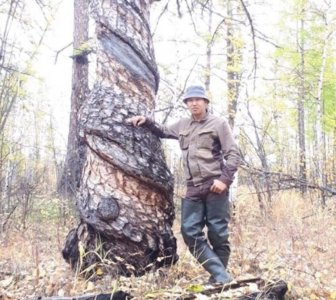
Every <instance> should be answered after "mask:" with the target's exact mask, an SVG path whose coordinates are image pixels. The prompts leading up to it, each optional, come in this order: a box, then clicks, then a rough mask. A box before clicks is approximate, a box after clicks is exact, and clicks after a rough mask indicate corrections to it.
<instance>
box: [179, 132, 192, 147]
mask: <svg viewBox="0 0 336 300" xmlns="http://www.w3.org/2000/svg"><path fill="white" fill-rule="evenodd" d="M189 135H190V132H189V131H181V132H180V133H179V143H180V147H181V149H182V150H187V149H188V148H189V144H190V136H189Z"/></svg>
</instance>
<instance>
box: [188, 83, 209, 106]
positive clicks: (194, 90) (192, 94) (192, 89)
mask: <svg viewBox="0 0 336 300" xmlns="http://www.w3.org/2000/svg"><path fill="white" fill-rule="evenodd" d="M189 98H203V99H205V100H206V101H208V102H210V100H209V98H208V96H207V95H206V93H205V89H204V87H202V86H200V85H191V86H189V87H188V88H187V89H186V91H185V93H184V95H183V97H182V100H183V102H184V103H186V101H187V99H189Z"/></svg>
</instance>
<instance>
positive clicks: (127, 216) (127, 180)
mask: <svg viewBox="0 0 336 300" xmlns="http://www.w3.org/2000/svg"><path fill="white" fill-rule="evenodd" d="M91 5H92V7H91V15H92V17H93V18H94V20H95V23H96V42H97V66H96V82H95V84H94V87H93V90H92V92H91V95H90V97H89V98H88V99H87V101H85V102H84V103H83V106H82V110H81V112H80V122H81V136H82V137H83V140H84V141H85V144H86V146H87V155H86V161H85V165H84V169H83V174H82V178H81V185H80V189H79V193H78V195H77V206H78V210H79V214H80V218H81V224H80V225H79V226H78V228H77V229H74V230H73V231H72V232H70V233H69V235H68V237H67V240H66V246H65V247H64V249H63V256H64V258H65V259H66V260H67V261H68V262H69V263H71V265H72V266H73V267H76V266H79V267H80V268H81V269H82V270H90V272H89V273H92V272H94V269H95V268H92V266H93V267H96V266H98V265H99V266H100V267H103V268H104V270H106V271H109V272H112V273H115V274H120V275H125V276H129V275H132V274H135V275H142V274H144V273H145V272H147V271H149V270H152V269H156V268H158V267H161V266H165V265H171V264H172V263H174V262H176V260H177V255H176V240H175V237H174V235H173V232H172V228H171V227H172V224H173V220H174V207H173V198H172V197H173V180H172V175H171V173H170V171H169V170H168V168H167V166H166V164H165V161H164V155H163V151H162V149H161V143H160V140H159V139H158V138H157V137H155V136H153V135H152V134H151V133H150V132H149V131H148V130H147V129H146V128H139V129H135V128H134V127H133V126H131V125H129V124H128V123H126V122H125V120H126V119H127V118H129V117H131V116H134V115H148V114H150V112H151V111H152V110H153V109H154V97H155V93H156V91H157V89H158V83H159V74H158V71H157V66H156V63H155V58H154V52H153V46H152V40H151V34H150V28H149V24H148V20H149V8H150V1H117V0H112V1H108V2H107V1H99V0H94V1H91ZM76 249H79V250H76ZM83 251H84V254H83ZM90 266H91V268H90Z"/></svg>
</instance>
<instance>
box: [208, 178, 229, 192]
mask: <svg viewBox="0 0 336 300" xmlns="http://www.w3.org/2000/svg"><path fill="white" fill-rule="evenodd" d="M226 189H227V185H226V184H225V183H224V182H222V181H220V180H218V179H215V180H214V182H213V184H212V186H211V188H210V192H213V193H216V194H221V193H223V192H224V191H225V190H226Z"/></svg>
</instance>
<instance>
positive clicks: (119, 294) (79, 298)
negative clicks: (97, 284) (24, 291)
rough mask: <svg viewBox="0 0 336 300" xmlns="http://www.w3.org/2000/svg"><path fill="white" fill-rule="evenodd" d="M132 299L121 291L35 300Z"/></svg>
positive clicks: (38, 298) (38, 299) (37, 299)
mask: <svg viewBox="0 0 336 300" xmlns="http://www.w3.org/2000/svg"><path fill="white" fill-rule="evenodd" d="M132 298H133V297H132V296H131V295H130V294H128V293H125V292H123V291H117V292H115V293H113V294H98V295H97V294H95V295H81V296H72V297H37V298H36V300H129V299H132Z"/></svg>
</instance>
